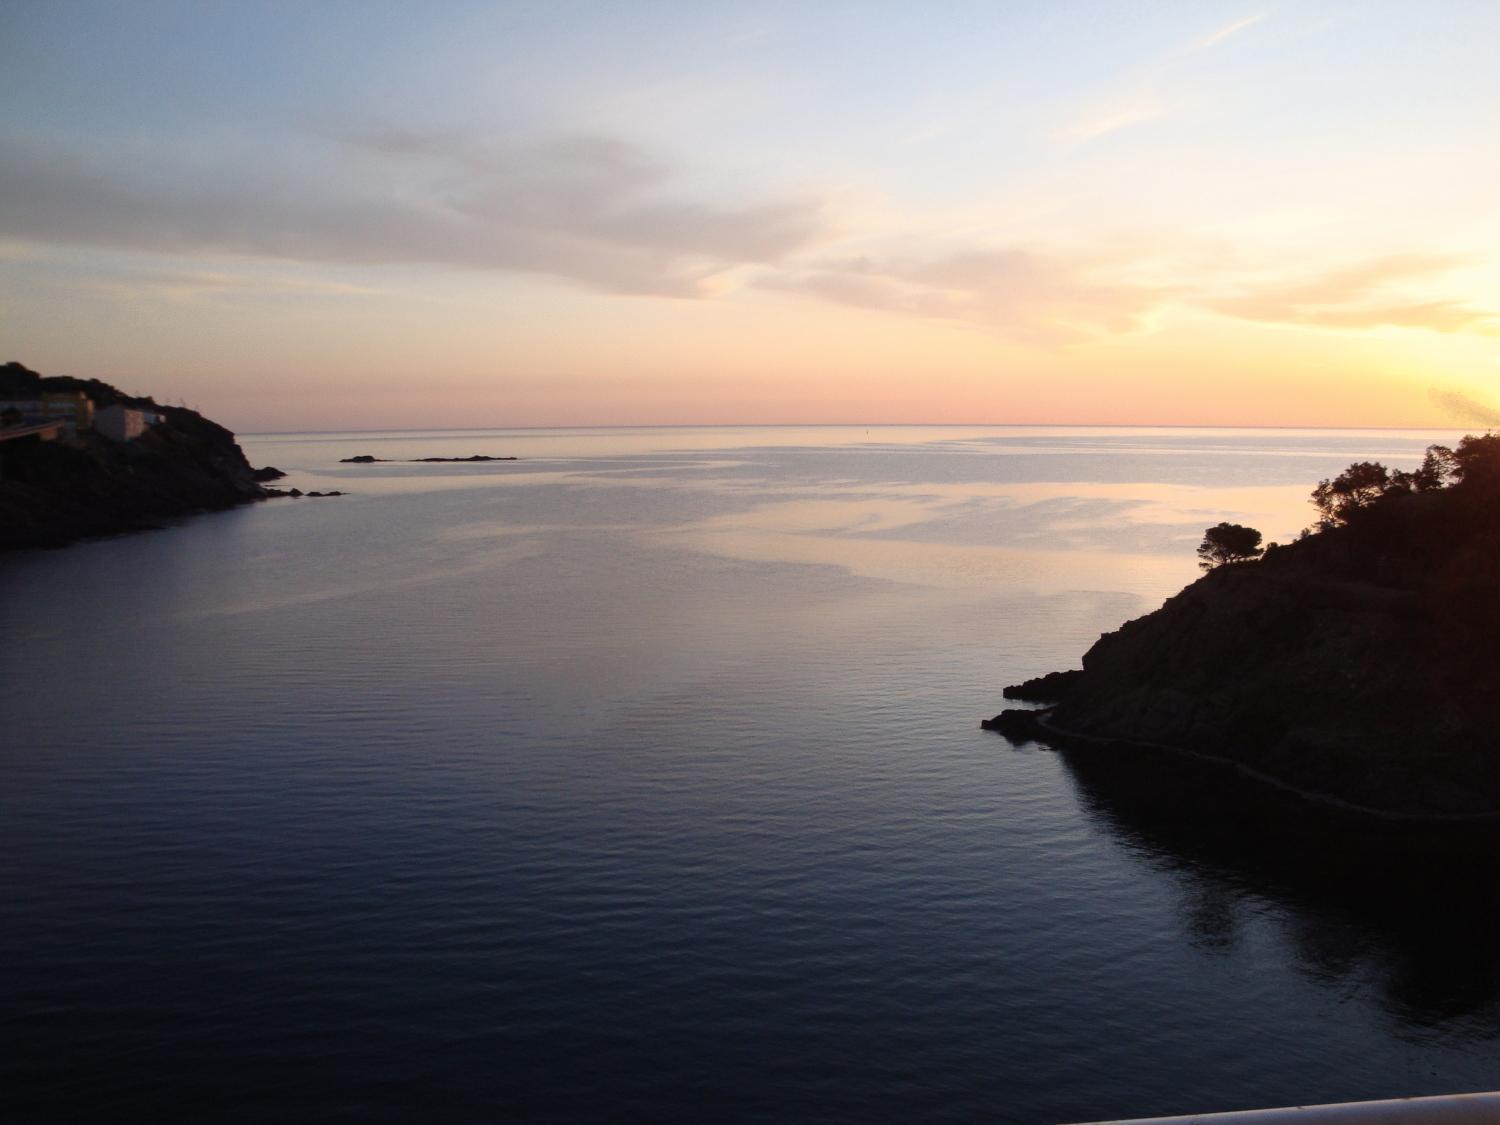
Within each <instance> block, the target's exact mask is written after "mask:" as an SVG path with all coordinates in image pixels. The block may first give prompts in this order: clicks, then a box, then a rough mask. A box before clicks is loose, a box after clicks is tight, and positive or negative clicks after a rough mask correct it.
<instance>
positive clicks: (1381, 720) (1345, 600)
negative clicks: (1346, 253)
mask: <svg viewBox="0 0 1500 1125" xmlns="http://www.w3.org/2000/svg"><path fill="white" fill-rule="evenodd" d="M1459 452H1460V454H1464V455H1466V456H1467V464H1464V463H1463V461H1462V460H1461V461H1460V462H1459V464H1458V466H1457V468H1456V470H1455V473H1456V475H1457V476H1458V479H1457V480H1456V482H1455V483H1454V484H1452V485H1451V486H1450V487H1446V488H1432V489H1429V490H1425V491H1419V490H1413V489H1409V488H1403V489H1395V490H1392V491H1390V492H1388V493H1387V494H1385V495H1382V496H1379V497H1377V498H1375V499H1374V500H1372V501H1371V502H1369V503H1368V504H1367V505H1365V506H1362V507H1358V509H1357V510H1355V509H1347V510H1346V511H1345V512H1344V514H1343V517H1341V520H1338V521H1327V522H1329V523H1331V524H1336V523H1340V522H1341V523H1342V526H1327V527H1325V528H1324V529H1323V530H1321V531H1318V532H1316V533H1313V534H1311V535H1308V536H1306V537H1305V538H1303V539H1300V540H1299V541H1297V542H1295V543H1292V544H1290V545H1287V546H1283V547H1273V548H1271V549H1269V550H1268V551H1267V552H1266V555H1265V557H1264V558H1262V559H1259V560H1256V561H1253V562H1241V563H1234V564H1231V565H1227V566H1222V567H1219V568H1217V569H1215V570H1212V571H1210V572H1209V573H1207V574H1205V575H1204V576H1203V577H1202V578H1201V579H1199V580H1198V581H1197V582H1194V583H1193V584H1192V585H1191V586H1189V587H1187V589H1185V590H1183V591H1182V592H1181V593H1180V594H1178V595H1176V596H1175V597H1173V598H1171V599H1169V600H1168V601H1167V602H1166V604H1165V605H1163V606H1162V607H1161V608H1160V609H1158V610H1156V611H1155V612H1154V613H1149V614H1147V615H1146V616H1144V617H1141V618H1138V619H1136V620H1134V621H1129V622H1127V623H1126V624H1125V625H1123V626H1121V628H1120V629H1118V630H1116V631H1115V632H1112V633H1106V634H1105V635H1104V636H1102V637H1101V638H1100V639H1099V640H1098V642H1097V643H1095V645H1094V646H1093V647H1092V648H1091V649H1090V650H1089V651H1088V653H1087V654H1085V656H1084V657H1083V669H1082V670H1081V671H1079V672H1075V673H1071V674H1063V675H1060V676H1056V677H1039V678H1038V679H1037V680H1032V681H1028V682H1027V683H1025V684H1022V685H1017V686H1016V687H1014V688H1010V689H1007V691H1006V695H1007V696H1008V697H1010V698H1021V699H1027V700H1033V701H1047V702H1051V703H1052V704H1053V705H1052V706H1051V707H1050V708H1049V709H1046V710H1041V711H1033V710H1014V711H1007V712H1004V713H1002V714H1001V715H998V716H996V717H995V718H994V719H991V720H986V722H985V724H984V725H985V726H987V727H989V728H990V729H995V730H999V731H1000V732H1001V733H1004V734H1006V735H1007V736H1008V737H1011V738H1013V739H1017V740H1020V739H1025V738H1035V739H1038V740H1041V741H1054V742H1066V743H1071V744H1073V745H1079V746H1082V745H1091V746H1096V747H1101V748H1106V747H1107V749H1102V750H1101V752H1110V753H1120V754H1124V753H1128V752H1130V749H1129V747H1130V745H1134V746H1136V747H1144V746H1151V747H1158V748H1168V749H1171V750H1176V751H1186V752H1190V753H1192V754H1194V755H1197V756H1201V757H1205V758H1210V759H1214V760H1217V761H1220V762H1223V763H1225V764H1228V765H1230V766H1233V767H1235V768H1237V769H1238V770H1240V771H1241V772H1242V773H1245V774H1248V775H1253V776H1255V777H1258V778H1260V779H1261V780H1263V781H1268V782H1272V783H1274V784H1277V785H1279V786H1282V787H1286V788H1290V789H1293V790H1296V791H1298V792H1301V793H1303V794H1304V795H1308V796H1313V797H1317V798H1320V799H1324V800H1328V801H1333V802H1339V803H1343V804H1347V805H1350V806H1356V807H1358V808H1359V809H1362V810H1365V811H1369V812H1378V813H1382V814H1386V815H1393V816H1398V817H1433V818H1454V817H1475V816H1485V815H1500V658H1497V656H1496V644H1497V641H1500V438H1497V437H1485V438H1470V439H1465V443H1464V445H1462V446H1460V447H1459ZM1108 744H1116V745H1114V746H1108Z"/></svg>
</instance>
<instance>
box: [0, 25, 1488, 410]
mask: <svg viewBox="0 0 1500 1125" xmlns="http://www.w3.org/2000/svg"><path fill="white" fill-rule="evenodd" d="M1496 43H1500V3H1496V2H1494V0H1428V2H1424V3H1420V4H1418V3H1411V2H1399V3H1380V2H1374V0H1366V2H1360V3H1325V2H1320V0H1299V2H1297V3H1295V4H1293V3H1283V4H1281V5H1261V4H1258V3H1256V2H1254V0H1247V2H1245V3H1233V2H1231V3H1219V2H1217V0H1201V2H1194V3H1175V2H1169V0H1161V2H1156V3H1150V2H1144V0H1132V2H1127V0H1115V2H1110V3H1083V2H1072V0H1050V2H1043V0H1038V2H1035V3H1025V2H1011V3H1002V2H1000V0H988V2H984V3H961V2H943V0H927V2H923V3H915V2H912V3H881V2H874V0H872V2H867V3H859V4H846V3H840V2H837V0H827V2H823V3H811V2H803V3H779V2H777V0H757V2H756V3H744V2H742V3H735V4H725V3H716V2H713V0H691V2H689V0H683V2H655V3H645V2H631V0H615V2H610V3H605V2H602V0H600V2H596V3H573V2H567V0H559V2H551V3H540V2H535V3H532V2H525V3H521V2H518V3H482V4H481V3H464V2H457V0H452V2H436V3H432V4H420V5H419V4H412V3H410V2H409V0H402V2H400V3H384V2H381V0H359V2H351V3H340V2H335V0H323V2H319V3H314V4H304V3H291V2H289V0H285V2H284V0H262V2H259V3H249V2H243V0H241V2H235V3H228V2H224V3H218V2H212V0H196V2H188V0H182V2H156V0H129V2H125V0H121V2H114V3H74V2H69V0H8V2H7V3H5V4H3V5H0V360H5V359H16V360H19V361H21V362H23V363H25V364H27V365H28V366H30V367H33V368H35V369H37V370H40V371H42V372H43V373H46V374H72V375H81V376H89V377H97V378H102V379H105V380H107V381H110V382H113V383H116V384H117V385H119V386H121V387H122V388H123V389H126V390H128V391H131V392H134V393H141V394H152V395H154V396H155V397H156V398H157V399H158V400H159V401H163V402H173V403H178V402H181V403H185V404H187V405H190V406H194V407H197V408H198V409H200V410H202V411H203V412H204V413H206V414H208V415H209V416H210V417H213V418H215V419H216V420H218V421H220V422H222V423H224V424H225V425H228V426H229V427H230V428H232V429H235V430H238V431H241V432H257V431H262V432H263V431H286V430H320V429H349V430H353V429H380V428H428V427H492V426H554V425H555V426H576V425H610V424H629V425H636V424H691V423H705V424H715V423H741V424H743V423H799V422H805V423H851V424H866V425H868V424H876V423H960V424H989V423H994V424H1000V423H1076V424H1120V425H1125V424H1171V425H1195V424H1201V425H1253V426H1263V425H1288V426H1303V425H1305V426H1414V427H1444V428H1452V427H1455V426H1458V427H1481V426H1486V425H1491V424H1500V128H1497V124H1496V122H1497V121H1500V67H1497V66H1496V65H1495V64H1494V59H1495V45H1496Z"/></svg>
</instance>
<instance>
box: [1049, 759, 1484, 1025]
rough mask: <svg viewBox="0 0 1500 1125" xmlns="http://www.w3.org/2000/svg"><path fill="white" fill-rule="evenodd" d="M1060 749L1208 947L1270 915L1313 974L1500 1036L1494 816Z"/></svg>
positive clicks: (1090, 803)
mask: <svg viewBox="0 0 1500 1125" xmlns="http://www.w3.org/2000/svg"><path fill="white" fill-rule="evenodd" d="M1058 753H1059V755H1060V756H1061V758H1062V760H1063V762H1064V763H1065V765H1066V767H1067V772H1068V775H1069V777H1070V778H1071V779H1072V781H1073V782H1074V785H1075V787H1076V789H1077V793H1078V796H1079V799H1080V802H1081V803H1082V805H1083V806H1084V808H1085V810H1086V812H1087V813H1088V815H1089V816H1090V817H1091V818H1092V819H1093V820H1094V821H1095V822H1096V823H1099V824H1103V825H1105V826H1107V827H1108V828H1109V829H1110V831H1111V832H1112V833H1114V834H1115V835H1116V836H1118V837H1119V839H1120V840H1121V841H1122V842H1123V843H1124V844H1125V845H1126V846H1127V847H1129V848H1131V849H1132V850H1133V851H1135V852H1136V853H1137V854H1139V855H1140V856H1142V857H1143V858H1145V859H1146V860H1147V861H1148V862H1150V863H1152V864H1153V865H1155V866H1158V867H1161V868H1164V869H1168V870H1171V871H1173V872H1174V873H1175V874H1176V875H1177V876H1178V877H1179V879H1180V882H1181V885H1182V888H1183V892H1184V896H1185V902H1184V928H1185V930H1186V931H1187V933H1186V936H1187V937H1188V939H1189V940H1190V941H1191V942H1192V943H1193V944H1194V945H1195V946H1196V947H1198V948H1199V949H1201V950H1204V951H1208V952H1227V951H1228V950H1230V949H1232V948H1233V947H1234V946H1235V945H1236V943H1237V942H1238V941H1239V940H1240V938H1241V936H1242V934H1243V933H1244V931H1245V930H1246V929H1247V928H1248V925H1249V923H1250V921H1251V920H1252V919H1257V918H1269V919H1272V920H1274V921H1275V923H1276V925H1277V926H1278V927H1279V928H1280V929H1281V930H1282V931H1283V932H1284V934H1285V937H1286V939H1287V942H1288V945H1289V946H1290V948H1291V950H1292V952H1293V953H1294V954H1295V956H1296V957H1297V960H1298V964H1299V966H1300V967H1301V969H1302V970H1303V972H1305V973H1306V974H1307V976H1308V977H1309V978H1311V979H1313V980H1315V981H1318V982H1321V983H1324V984H1329V985H1333V986H1337V987H1340V988H1359V987H1368V988H1370V989H1371V990H1372V991H1373V992H1374V994H1375V995H1376V996H1377V997H1378V998H1379V1001H1380V1003H1381V1006H1382V1008H1383V1009H1384V1010H1385V1011H1386V1012H1387V1013H1388V1015H1389V1016H1390V1017H1391V1018H1393V1019H1395V1020H1397V1021H1399V1022H1400V1023H1401V1024H1402V1025H1404V1027H1405V1029H1406V1030H1408V1031H1409V1032H1417V1033H1419V1034H1421V1035H1423V1036H1434V1037H1439V1038H1445V1039H1447V1038H1460V1039H1489V1038H1495V1037H1500V945H1497V944H1496V942H1495V941H1494V921H1493V919H1494V906H1493V899H1494V895H1495V888H1496V887H1497V886H1500V827H1484V828H1474V827H1467V828H1461V829H1459V828H1446V829H1441V830H1434V829H1431V828H1420V829H1419V828H1411V827H1402V826H1392V825H1388V824H1379V823H1372V822H1369V821H1365V820H1356V819H1355V818H1353V817H1350V816H1346V815H1343V814H1339V813H1338V812H1336V811H1334V810H1331V809H1329V808H1327V807H1325V806H1318V805H1314V804H1310V803H1307V802H1304V801H1300V800H1298V799H1296V798H1294V797H1291V796H1284V795H1281V794H1278V793H1276V792H1275V791H1273V790H1268V789H1264V788H1262V787H1260V786H1258V785H1254V786H1252V785H1250V784H1249V783H1248V782H1247V781H1246V780H1245V779H1244V778H1242V777H1240V776H1238V775H1235V774H1232V773H1229V772H1227V771H1225V770H1222V769H1220V768H1216V767H1212V766H1207V765H1204V764H1201V763H1195V762H1191V761H1188V760H1184V759H1181V758H1177V757H1175V756H1167V755H1160V756H1159V755H1153V754H1137V753H1124V752H1117V751H1112V750H1107V749H1066V750H1060V751H1058Z"/></svg>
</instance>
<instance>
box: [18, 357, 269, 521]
mask: <svg viewBox="0 0 1500 1125" xmlns="http://www.w3.org/2000/svg"><path fill="white" fill-rule="evenodd" d="M44 397H45V398H46V399H50V400H51V401H53V402H57V401H58V400H60V399H63V398H69V397H71V398H72V399H73V400H74V401H77V402H80V403H84V402H86V404H87V405H83V406H82V407H81V409H83V410H84V411H85V412H89V411H93V410H99V411H103V410H107V409H109V408H111V407H122V408H125V409H127V410H129V411H132V412H133V413H134V414H136V415H138V416H139V417H140V418H150V419H152V421H151V422H150V423H149V424H146V423H144V422H142V423H141V425H142V429H141V431H140V432H139V433H138V434H135V435H133V436H131V437H129V438H128V439H124V440H120V439H112V438H110V437H108V436H105V435H103V434H101V433H100V432H99V431H98V429H97V427H92V426H89V425H87V424H84V425H79V424H78V419H76V418H72V419H70V421H69V427H68V430H67V432H65V433H63V434H60V435H58V436H56V437H51V436H50V435H49V440H43V439H42V437H41V436H30V435H28V436H25V437H17V438H14V439H12V440H0V550H16V549H27V548H38V547H60V546H65V545H67V544H69V543H73V542H76V541H78V540H80V539H89V538H95V537H99V536H105V535H116V534H120V533H122V532H129V531H142V530H149V529H153V528H159V527H162V526H164V525H165V524H167V523H169V522H171V521H173V520H175V519H179V518H181V517H184V516H188V515H191V514H194V513H197V512H208V511H219V510H222V509H225V508H232V507H235V506H237V505H240V504H248V503H253V502H255V501H257V500H264V499H266V498H267V497H269V496H271V495H272V494H273V493H272V492H270V491H268V490H267V489H265V488H264V487H263V486H262V484H261V480H263V479H271V478H268V477H263V476H258V475H257V472H256V470H254V469H252V468H251V466H250V464H249V463H248V462H247V461H246V460H245V455H244V453H243V451H241V449H240V447H239V445H238V444H237V443H236V442H235V439H234V435H233V434H232V433H230V432H229V431H228V430H226V429H225V428H224V427H222V426H220V425H218V424H217V423H214V422H212V421H210V420H209V419H207V418H205V417H203V416H202V415H201V414H199V413H198V412H197V411H194V410H189V409H188V408H186V407H182V406H162V405H160V404H158V403H156V402H155V401H154V400H152V399H150V398H145V397H140V396H133V395H127V394H125V393H124V392H122V391H120V390H119V389H117V388H115V387H112V386H110V385H109V384H108V383H102V382H100V381H99V380H97V379H74V378H70V377H67V376H52V377H44V376H42V375H39V374H38V373H37V372H35V371H32V370H30V369H28V368H26V367H23V366H22V365H21V364H19V363H8V364H5V365H4V366H0V400H4V401H6V402H17V401H23V402H24V401H36V402H41V401H43V400H44ZM20 428H21V427H20V426H17V429H20ZM0 434H3V430H0Z"/></svg>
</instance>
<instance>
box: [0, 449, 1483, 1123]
mask: <svg viewBox="0 0 1500 1125" xmlns="http://www.w3.org/2000/svg"><path fill="white" fill-rule="evenodd" d="M1449 437H1451V435H1444V434H1431V435H1429V434H1399V433H1398V434H1393V433H1373V432H1365V433H1353V432H1338V433H1311V432H1268V431H1245V432H1236V431H1188V430H1170V431H1142V430H1120V431H1105V430H1052V431H1049V430H1033V429H1016V430H987V431H979V430H976V431H962V430H934V431H917V430H897V429H889V430H883V429H876V430H871V431H864V430H837V429H806V430H757V429H744V430H728V429H726V430H656V431H591V432H590V431H584V432H576V433H565V432H521V433H490V434H477V433H476V434H464V435H359V436H352V435H323V436H311V437H291V438H275V439H272V438H263V439H251V440H248V441H247V442H246V443H245V444H246V446H247V449H248V450H249V452H250V456H251V458H252V460H253V461H254V462H255V463H257V464H263V463H268V462H269V463H273V464H276V465H279V466H281V467H282V468H284V469H289V470H293V473H292V476H291V477H290V478H289V479H288V481H287V482H285V483H287V484H288V485H297V486H299V487H301V488H304V489H309V488H333V487H338V488H344V489H348V490H350V491H351V492H352V493H354V494H353V495H351V496H348V497H344V498H341V499H334V500H303V501H278V502H275V503H272V504H266V505H261V506H257V507H254V508H251V509H247V510H242V511H237V512H231V513H224V514H220V515H214V516H208V517H203V518H199V519H196V520H193V521H190V522H188V523H186V524H184V525H182V526H180V527H176V528H172V529H169V530H167V531H163V532H158V533H152V534H147V535H140V536H135V537H128V538H122V539H116V540H112V541H108V542H99V543H92V544H87V545H83V546H79V547H75V548H70V549H68V550H66V551H61V552H50V553H40V554H33V555H25V556H12V557H9V558H6V559H4V560H3V561H0V639H3V643H0V689H3V708H4V714H3V719H0V731H3V742H0V765H3V769H4V783H3V786H0V894H3V901H4V903H5V908H4V914H3V917H0V1002H3V1009H0V1013H3V1025H0V1032H3V1036H4V1044H3V1047H4V1050H3V1053H0V1117H3V1118H5V1119H7V1120H26V1119H32V1118H56V1119H80V1118H84V1119H120V1118H127V1117H142V1116H151V1117H154V1118H155V1119H158V1120H170V1119H184V1120H186V1119H192V1120H225V1119H231V1120H234V1119H238V1120H262V1119H267V1118H274V1119H278V1120H298V1121H301V1120H438V1119H446V1120H457V1119H468V1120H485V1119H491V1120H492V1119H497V1118H502V1117H513V1116H531V1117H536V1118H548V1119H559V1118H570V1117H575V1118H599V1117H609V1118H635V1119H673V1118H675V1119H700V1120H701V1119H759V1120H766V1119H775V1120H782V1119H785V1120H871V1119H884V1120H898V1119H899V1120H967V1119H974V1118H981V1117H982V1118H985V1119H989V1120H1015V1121H1062V1120H1076V1119H1081V1118H1091V1117H1100V1116H1122V1115H1137V1114H1148V1113H1167V1112H1187V1111H1193V1110H1213V1109H1232V1108H1243V1107H1250V1106H1260V1105H1275V1104H1287V1103H1296V1102H1317V1101H1331V1100H1344V1099H1351V1098H1366V1097H1383V1096H1397V1095H1407V1094H1429V1093H1438V1092H1447V1091H1462V1090H1475V1089H1489V1088H1495V1087H1500V1061H1497V1057H1500V1056H1497V1045H1500V949H1497V943H1496V941H1495V929H1494V925H1493V922H1492V921H1490V919H1489V912H1490V910H1491V900H1492V899H1493V898H1494V897H1495V887H1496V886H1497V885H1500V884H1497V881H1496V874H1497V872H1496V870H1495V865H1494V862H1493V858H1492V857H1493V856H1494V854H1495V848H1494V845H1493V843H1492V842H1490V841H1488V840H1483V839H1479V840H1472V839H1471V840H1463V841H1460V842H1458V843H1456V844H1452V845H1445V846H1433V845H1429V844H1426V843H1424V842H1422V841H1420V840H1414V839H1411V838H1409V837H1398V838H1369V837H1366V836H1360V835H1352V834H1349V833H1344V832H1331V831H1327V830H1324V829H1323V828H1321V827H1319V826H1318V825H1317V823H1316V821H1314V822H1313V823H1312V824H1311V825H1309V824H1308V823H1307V818H1305V817H1302V818H1296V824H1295V825H1292V824H1290V823H1289V822H1288V818H1290V817H1291V815H1292V814H1291V811H1290V810H1287V809H1279V808H1277V807H1274V806H1265V805H1261V804H1258V803H1257V804H1249V805H1246V804H1244V803H1243V802H1242V801H1240V800H1238V799H1237V797H1236V794H1235V792H1234V791H1233V790H1228V791H1225V789H1224V787H1223V786H1222V785H1221V784H1219V783H1218V782H1217V781H1216V779H1214V778H1205V779H1203V781H1202V784H1198V783H1197V782H1196V781H1192V782H1191V783H1190V781H1189V780H1185V778H1184V776H1183V774H1182V773H1181V769H1185V768H1186V767H1174V768H1169V769H1163V768H1162V767H1160V766H1159V765H1156V766H1151V765H1147V764H1144V763H1142V764H1140V765H1139V766H1138V767H1137V766H1135V765H1130V766H1122V765H1121V763H1119V762H1117V761H1114V760H1102V759H1100V758H1098V757H1097V756H1095V757H1087V756H1085V757H1082V758H1075V757H1064V756H1062V755H1058V754H1053V753H1050V752H1046V751H1042V750H1038V749H1035V748H1029V749H1015V748H1012V747H1010V746H1009V744H1007V743H1006V742H1005V741H1004V740H1003V739H1001V738H999V737H997V736H995V735H991V734H987V733H984V732H981V731H980V730H979V729H978V720H979V718H980V717H981V716H983V715H988V714H991V713H993V712H994V711H995V710H997V709H998V708H999V706H1000V702H1001V701H1000V698H999V689H1000V688H1001V686H1002V685H1004V684H1006V683H1010V682H1013V681H1015V680H1017V679H1020V678H1023V677H1025V676H1030V675H1034V674H1037V673H1039V672H1043V671H1048V670H1051V669H1053V668H1059V667H1067V666H1070V665H1072V664H1074V663H1075V662H1076V659H1077V657H1078V655H1079V654H1080V653H1081V652H1082V651H1083V649H1084V648H1085V647H1087V645H1088V643H1090V642H1091V641H1092V639H1093V638H1094V637H1095V636H1096V635H1097V634H1098V633H1099V632H1101V631H1102V630H1105V629H1109V628H1113V627H1114V626H1116V625H1117V624H1118V623H1119V622H1120V621H1122V620H1123V619H1125V618H1127V617H1130V616H1134V615H1137V614H1139V613H1141V612H1143V611H1145V610H1147V609H1149V608H1152V607H1154V606H1155V605H1156V604H1158V603H1159V602H1160V600H1161V599H1162V598H1163V597H1164V596H1166V595H1167V594H1169V593H1172V592H1175V590H1176V589H1177V588H1178V587H1180V586H1181V585H1182V584H1183V583H1184V582H1185V581H1187V580H1189V579H1191V578H1192V577H1193V575H1194V573H1195V570H1194V566H1193V556H1192V549H1193V546H1194V545H1195V544H1196V542H1197V539H1198V537H1199V536H1200V535H1201V533H1202V529H1203V527H1205V526H1206V525H1208V524H1210V523H1216V522H1218V521H1219V520H1220V519H1224V518H1228V519H1231V520H1234V521H1236V522H1249V523H1254V524H1255V525H1256V526H1258V527H1261V528H1262V529H1263V530H1265V531H1266V532H1267V535H1268V537H1269V538H1285V537H1286V536H1287V535H1288V534H1289V533H1291V532H1292V531H1294V530H1295V529H1296V528H1297V527H1298V526H1300V525H1301V524H1302V523H1304V522H1306V519H1307V510H1306V507H1305V503H1304V500H1305V497H1306V494H1307V492H1308V490H1309V488H1310V486H1311V484H1312V483H1313V482H1315V481H1316V480H1317V479H1318V478H1319V477H1322V476H1327V475H1329V474H1330V473H1331V472H1335V471H1337V470H1338V469H1339V468H1341V467H1342V466H1343V465H1345V464H1347V463H1349V462H1350V461H1352V460H1355V459H1363V458H1365V457H1380V458H1382V459H1385V460H1387V462H1388V463H1389V462H1395V463H1397V464H1403V465H1405V464H1407V463H1409V462H1412V463H1414V462H1415V460H1416V459H1417V457H1418V456H1419V455H1420V450H1421V448H1422V446H1423V445H1425V444H1426V443H1427V442H1428V441H1430V440H1440V439H1445V438H1449ZM354 453H373V454H376V455H379V456H387V457H406V456H410V457H418V456H432V455H467V454H470V453H488V454H497V455H498V454H517V455H519V456H521V457H522V458H523V460H522V461H520V462H517V463H515V464H502V465H477V466H455V465H410V464H395V465H373V466H348V465H338V464H337V461H338V459H339V458H340V457H344V456H350V455H352V454H354Z"/></svg>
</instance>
